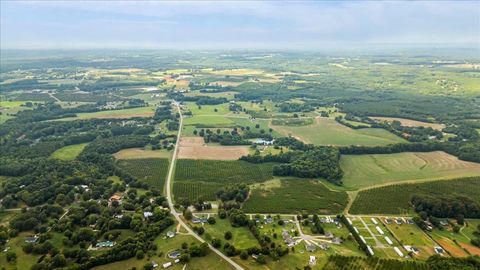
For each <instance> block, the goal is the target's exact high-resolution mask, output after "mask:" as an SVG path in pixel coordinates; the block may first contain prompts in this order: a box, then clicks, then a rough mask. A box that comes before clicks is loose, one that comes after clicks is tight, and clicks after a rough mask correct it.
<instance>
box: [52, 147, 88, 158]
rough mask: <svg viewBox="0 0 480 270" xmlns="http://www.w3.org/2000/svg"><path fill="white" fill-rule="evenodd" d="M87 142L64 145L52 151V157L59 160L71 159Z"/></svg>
mask: <svg viewBox="0 0 480 270" xmlns="http://www.w3.org/2000/svg"><path fill="white" fill-rule="evenodd" d="M87 144H88V143H80V144H73V145H68V146H64V147H62V148H60V149H58V150H57V151H55V152H53V153H52V158H56V159H61V160H72V159H75V158H76V157H77V156H78V155H79V154H80V153H81V152H82V151H83V148H85V146H87Z"/></svg>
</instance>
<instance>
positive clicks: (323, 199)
mask: <svg viewBox="0 0 480 270" xmlns="http://www.w3.org/2000/svg"><path fill="white" fill-rule="evenodd" d="M279 181H280V183H279V185H273V186H271V185H265V186H262V185H257V186H256V187H255V188H254V189H253V191H252V194H251V196H250V198H249V199H248V200H247V202H246V203H245V205H244V207H243V209H244V210H245V211H246V212H251V213H296V212H299V211H302V210H306V211H308V212H310V213H319V214H335V213H340V212H341V211H342V210H343V207H344V206H345V205H346V203H347V194H346V193H345V192H339V191H331V190H329V189H328V188H326V187H325V186H324V185H323V184H322V183H321V182H319V181H315V180H307V179H295V178H288V179H281V180H279Z"/></svg>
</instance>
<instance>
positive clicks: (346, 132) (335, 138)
mask: <svg viewBox="0 0 480 270" xmlns="http://www.w3.org/2000/svg"><path fill="white" fill-rule="evenodd" d="M272 128H273V129H275V130H276V131H277V132H279V133H281V134H283V135H292V136H294V137H297V138H298V139H300V140H302V141H304V142H307V143H313V144H316V145H339V146H348V145H366V146H377V145H387V144H392V143H400V142H405V140H403V139H402V138H400V137H397V136H396V135H394V134H392V133H390V132H388V131H386V130H384V129H378V128H364V129H351V128H349V127H346V126H344V125H341V124H339V123H337V122H336V121H335V120H333V119H330V118H317V120H316V122H315V123H314V124H312V125H308V126H274V125H272Z"/></svg>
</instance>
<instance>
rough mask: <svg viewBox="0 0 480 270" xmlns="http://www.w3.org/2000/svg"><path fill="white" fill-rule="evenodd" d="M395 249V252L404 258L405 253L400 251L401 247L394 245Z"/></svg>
mask: <svg viewBox="0 0 480 270" xmlns="http://www.w3.org/2000/svg"><path fill="white" fill-rule="evenodd" d="M393 250H395V252H396V253H397V254H398V256H400V257H402V258H403V253H402V252H401V251H400V249H399V248H398V247H393Z"/></svg>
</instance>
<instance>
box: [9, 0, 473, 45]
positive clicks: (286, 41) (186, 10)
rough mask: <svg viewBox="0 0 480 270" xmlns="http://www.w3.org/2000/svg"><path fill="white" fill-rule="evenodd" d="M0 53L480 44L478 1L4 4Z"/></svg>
mask: <svg viewBox="0 0 480 270" xmlns="http://www.w3.org/2000/svg"><path fill="white" fill-rule="evenodd" d="M0 3H1V9H0V10H1V11H0V12H1V16H0V20H1V26H0V30H1V31H0V38H1V39H0V45H1V48H2V49H15V48H17V49H24V48H28V49H45V48H179V49H192V48H198V49H205V48H208V49H223V48H245V49H254V48H259V49H268V48H274V49H279V48H296V49H315V48H318V49H321V48H349V47H357V46H358V47H369V46H383V45H385V46H387V45H389V46H391V45H394V46H416V45H425V44H427V45H428V46H443V45H447V44H448V45H449V46H454V47H455V46H462V47H477V48H478V47H479V46H480V2H478V1H470V2H469V1H457V2H446V1H439V2H434V1H418V2H411V1H410V2H400V1H399V2H397V1H384V2H378V1H377V2H374V1H336V2H334V1H320V2H318V1H317V2H310V1H295V2H275V1H252V2H249V1H216V2H215V1H213V2H207V1H192V2H188V1H182V2H174V1H165V2H160V1H119V2H114V1H97V2H94V1H78V2H77V1H4V0H2V1H1V2H0Z"/></svg>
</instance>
